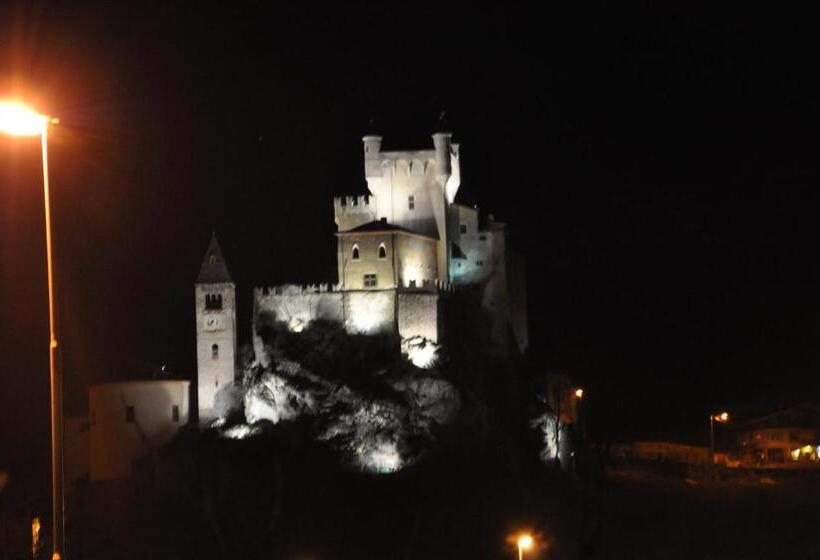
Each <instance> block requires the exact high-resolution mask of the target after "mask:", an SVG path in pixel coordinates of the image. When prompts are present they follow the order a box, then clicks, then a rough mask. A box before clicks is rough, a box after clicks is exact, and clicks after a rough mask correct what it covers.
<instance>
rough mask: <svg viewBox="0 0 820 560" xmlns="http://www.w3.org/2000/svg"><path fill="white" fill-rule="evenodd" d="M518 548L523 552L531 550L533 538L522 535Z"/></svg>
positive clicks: (519, 538)
mask: <svg viewBox="0 0 820 560" xmlns="http://www.w3.org/2000/svg"><path fill="white" fill-rule="evenodd" d="M518 548H519V549H521V550H529V549H530V548H532V536H530V535H521V536H520V537H518Z"/></svg>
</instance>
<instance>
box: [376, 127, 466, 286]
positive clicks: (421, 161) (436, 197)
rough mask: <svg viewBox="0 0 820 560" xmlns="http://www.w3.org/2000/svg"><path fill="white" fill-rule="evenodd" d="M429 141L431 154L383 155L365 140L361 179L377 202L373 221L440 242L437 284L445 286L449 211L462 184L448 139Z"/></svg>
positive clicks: (445, 136)
mask: <svg viewBox="0 0 820 560" xmlns="http://www.w3.org/2000/svg"><path fill="white" fill-rule="evenodd" d="M433 140H434V144H435V149H434V150H414V151H381V138H380V137H374V136H366V137H365V138H363V141H364V148H365V154H364V156H365V157H364V163H365V165H364V167H365V178H366V180H367V187H368V190H369V191H370V192H371V193H372V195H373V197H374V198H375V204H376V219H381V218H386V219H387V221H388V222H390V223H392V224H395V225H398V226H401V227H404V228H407V229H409V230H411V231H415V232H418V233H422V234H424V235H428V236H431V237H434V238H437V239H438V240H439V241H438V245H439V250H438V259H439V262H438V266H437V268H438V274H439V280H441V281H443V282H449V271H448V266H449V262H448V260H447V254H448V248H447V245H448V223H447V221H448V217H447V213H448V211H447V208H448V205H449V204H452V203H453V202H454V201H455V197H456V193H457V192H458V189H459V186H460V184H461V171H460V164H459V158H460V155H459V147H458V144H451V143H450V135H449V134H444V133H437V134H434V135H433ZM411 196H412V197H413V199H414V204H413V208H411V207H410V204H409V198H410V197H411Z"/></svg>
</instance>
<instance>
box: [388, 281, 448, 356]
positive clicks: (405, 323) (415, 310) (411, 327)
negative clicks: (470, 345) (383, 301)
mask: <svg viewBox="0 0 820 560" xmlns="http://www.w3.org/2000/svg"><path fill="white" fill-rule="evenodd" d="M398 298H399V301H398V303H399V305H398V309H399V320H398V328H399V335H400V336H401V337H402V338H404V339H407V338H413V337H422V338H426V339H427V340H429V341H431V342H434V343H437V344H438V342H439V340H440V339H441V337H442V335H443V333H442V332H441V328H440V327H441V323H442V321H441V318H440V309H439V295H438V294H437V293H424V292H403V293H400V294H399V295H398Z"/></svg>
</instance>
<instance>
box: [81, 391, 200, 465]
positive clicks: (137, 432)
mask: <svg viewBox="0 0 820 560" xmlns="http://www.w3.org/2000/svg"><path fill="white" fill-rule="evenodd" d="M189 388H190V382H189V381H130V382H124V383H105V384H102V385H94V386H92V387H91V388H90V390H89V399H88V400H89V419H90V426H89V450H90V453H89V455H90V467H91V468H90V475H91V480H93V481H98V480H114V479H118V478H125V477H128V476H129V475H130V474H131V469H132V464H133V462H134V461H135V460H137V459H140V458H142V457H147V456H149V455H151V454H152V453H155V452H156V450H157V448H158V447H160V446H161V445H163V444H165V443H167V442H168V441H170V440H171V439H172V438H173V437H174V436H175V435H176V433H177V432H178V431H179V429H180V427H182V426H184V425H185V424H187V423H188V414H189V399H188V391H189ZM174 406H176V407H178V411H179V419H178V420H177V421H174V419H173V407H174ZM128 407H133V420H131V421H129V419H128V416H127V414H128V412H127V411H128Z"/></svg>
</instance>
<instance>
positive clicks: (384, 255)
mask: <svg viewBox="0 0 820 560" xmlns="http://www.w3.org/2000/svg"><path fill="white" fill-rule="evenodd" d="M379 258H380V259H386V258H387V247H385V246H384V243H382V244H381V245H379Z"/></svg>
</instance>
